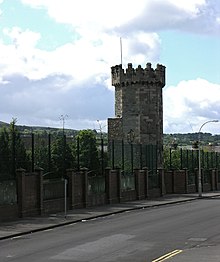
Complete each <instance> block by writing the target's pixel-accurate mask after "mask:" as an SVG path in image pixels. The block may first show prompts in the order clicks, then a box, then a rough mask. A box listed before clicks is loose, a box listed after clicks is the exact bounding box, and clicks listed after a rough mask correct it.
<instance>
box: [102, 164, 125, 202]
mask: <svg viewBox="0 0 220 262" xmlns="http://www.w3.org/2000/svg"><path fill="white" fill-rule="evenodd" d="M120 172H121V171H120V169H116V170H111V169H110V168H106V169H105V183H106V186H105V188H106V189H105V190H106V198H107V203H108V204H113V203H118V202H119V201H120V198H121V181H120V180H121V175H120Z"/></svg>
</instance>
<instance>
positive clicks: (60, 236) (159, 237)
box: [0, 198, 220, 262]
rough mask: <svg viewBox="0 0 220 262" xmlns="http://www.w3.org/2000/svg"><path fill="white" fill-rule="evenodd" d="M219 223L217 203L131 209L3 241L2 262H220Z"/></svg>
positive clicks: (206, 201)
mask: <svg viewBox="0 0 220 262" xmlns="http://www.w3.org/2000/svg"><path fill="white" fill-rule="evenodd" d="M219 218H220V198H214V199H211V198H209V199H202V200H195V201H192V202H185V203H180V204H175V205H170V206H160V207H155V208H150V209H141V210H133V211H131V212H126V213H121V214H117V215H111V216H107V217H103V218H97V219H94V220H88V221H84V222H82V223H73V224H69V225H66V226H63V227H59V228H54V229H49V230H47V231H42V232H38V233H35V234H28V235H23V236H21V237H16V238H12V239H6V240H2V241H0V261H1V262H5V261H16V262H27V261H28V262H30V261H31V262H35V261H42V262H49V261H50V262H58V261H59V262H62V261H65V262H68V261H73V262H75V261H77V262H81V261H89V262H92V261H95V262H107V261H108V262H114V261H117V262H122V261H126V262H127V261H132V262H142V261H143V262H144V261H145V262H150V261H155V262H157V261H158V262H159V261H164V259H165V258H167V257H168V256H169V257H170V261H179V262H180V261H181V262H186V261H194V262H196V261H206V262H207V261H208V262H212V261H220V256H219V255H220V250H219V247H220V222H219V221H220V220H219ZM166 261H169V260H166Z"/></svg>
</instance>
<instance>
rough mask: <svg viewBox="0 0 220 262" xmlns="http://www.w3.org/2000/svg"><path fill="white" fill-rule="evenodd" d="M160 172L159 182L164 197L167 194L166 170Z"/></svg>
mask: <svg viewBox="0 0 220 262" xmlns="http://www.w3.org/2000/svg"><path fill="white" fill-rule="evenodd" d="M158 172H159V181H160V195H161V196H163V195H165V194H166V192H165V191H166V190H165V183H164V169H163V168H158Z"/></svg>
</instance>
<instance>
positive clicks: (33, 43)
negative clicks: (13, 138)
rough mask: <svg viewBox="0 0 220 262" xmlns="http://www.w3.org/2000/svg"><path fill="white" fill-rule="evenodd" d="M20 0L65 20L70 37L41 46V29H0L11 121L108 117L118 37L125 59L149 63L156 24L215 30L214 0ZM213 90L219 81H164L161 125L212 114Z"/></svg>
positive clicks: (0, 83) (79, 121)
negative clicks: (50, 46) (172, 83)
mask: <svg viewBox="0 0 220 262" xmlns="http://www.w3.org/2000/svg"><path fill="white" fill-rule="evenodd" d="M20 1H21V2H22V3H23V4H25V5H27V6H29V7H31V8H36V9H43V10H45V11H46V13H47V14H48V16H49V17H50V18H51V19H52V20H53V21H54V22H56V23H62V24H68V25H70V26H71V28H72V34H74V33H75V32H77V34H76V35H77V37H75V38H74V37H73V40H72V42H68V43H66V44H62V45H59V46H58V47H56V48H55V49H53V50H50V51H46V50H43V49H41V48H40V47H39V45H38V44H39V41H40V40H41V39H42V35H41V32H37V31H34V30H31V29H28V27H27V28H25V27H21V26H20V27H19V26H18V25H15V26H14V27H8V28H5V29H4V30H3V33H4V35H5V36H7V37H8V39H9V40H10V44H7V45H6V44H3V42H1V40H0V92H1V96H0V109H1V112H2V116H3V118H5V119H8V118H11V117H17V118H18V123H19V121H20V122H22V123H25V124H36V125H47V124H48V125H51V126H54V125H59V124H60V123H59V120H58V119H59V116H60V115H61V114H68V115H69V118H68V121H67V124H69V125H71V127H72V128H77V129H78V128H83V127H85V126H86V125H89V126H93V125H94V123H95V122H96V120H97V119H99V120H103V121H104V120H105V119H107V118H108V117H112V116H113V115H114V112H113V111H114V108H113V107H114V97H113V96H114V92H112V90H114V88H113V87H112V86H111V79H110V77H111V75H110V73H111V72H110V67H111V66H112V65H115V64H119V63H120V62H121V60H120V55H121V53H120V52H121V50H120V42H119V41H120V37H121V38H122V47H123V48H122V54H123V65H124V67H125V65H126V64H127V63H128V62H132V63H133V65H134V66H137V65H138V64H141V65H144V64H146V63H147V62H152V63H156V62H157V61H158V60H159V59H160V55H161V53H160V52H161V39H160V35H159V33H158V32H160V31H162V30H179V31H183V32H191V33H196V34H204V35H216V34H219V32H220V30H219V28H220V22H219V21H220V7H219V3H218V0H178V1H176V0H167V1H164V0H138V3H137V1H136V2H135V1H133V0H132V1H131V0H121V1H118V0H112V1H103V0H93V1H90V0H81V1H78V2H77V3H76V2H75V1H71V0H62V1H60V0H20ZM1 3H3V0H0V4H1ZM30 28H31V27H30ZM146 59H147V61H146ZM210 90H212V92H213V94H211V92H210ZM207 92H208V95H207ZM218 97H220V96H219V86H218V85H215V84H213V83H209V82H207V81H206V80H204V79H196V80H191V81H181V82H180V83H179V84H178V85H177V86H175V87H174V86H168V87H166V88H165V89H164V117H165V120H164V130H165V132H169V131H171V132H173V131H174V130H175V131H180V132H183V131H185V130H187V131H191V130H190V125H191V126H193V128H195V129H196V130H197V129H198V126H199V124H200V123H199V122H200V121H203V120H204V119H208V118H213V117H219V115H218V114H219V113H218V112H219V107H218V104H219V102H220V101H218ZM174 109H175V110H174ZM6 110H7V111H6ZM4 112H5V113H4ZM3 120H4V119H3ZM188 122H189V123H190V124H189V125H188Z"/></svg>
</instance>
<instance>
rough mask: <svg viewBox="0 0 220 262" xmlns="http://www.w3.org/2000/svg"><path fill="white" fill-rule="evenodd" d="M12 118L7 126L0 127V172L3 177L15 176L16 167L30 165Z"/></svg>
mask: <svg viewBox="0 0 220 262" xmlns="http://www.w3.org/2000/svg"><path fill="white" fill-rule="evenodd" d="M15 124H16V119H13V120H12V122H11V123H10V125H9V126H7V127H3V128H1V129H0V145H1V146H0V172H1V174H2V176H4V177H5V178H6V177H8V178H10V177H15V170H16V169H17V168H20V167H22V168H24V169H27V168H28V167H29V165H30V161H29V157H28V155H27V153H26V150H25V146H24V143H23V142H22V140H21V136H20V133H19V132H18V130H17V128H16V126H15Z"/></svg>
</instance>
